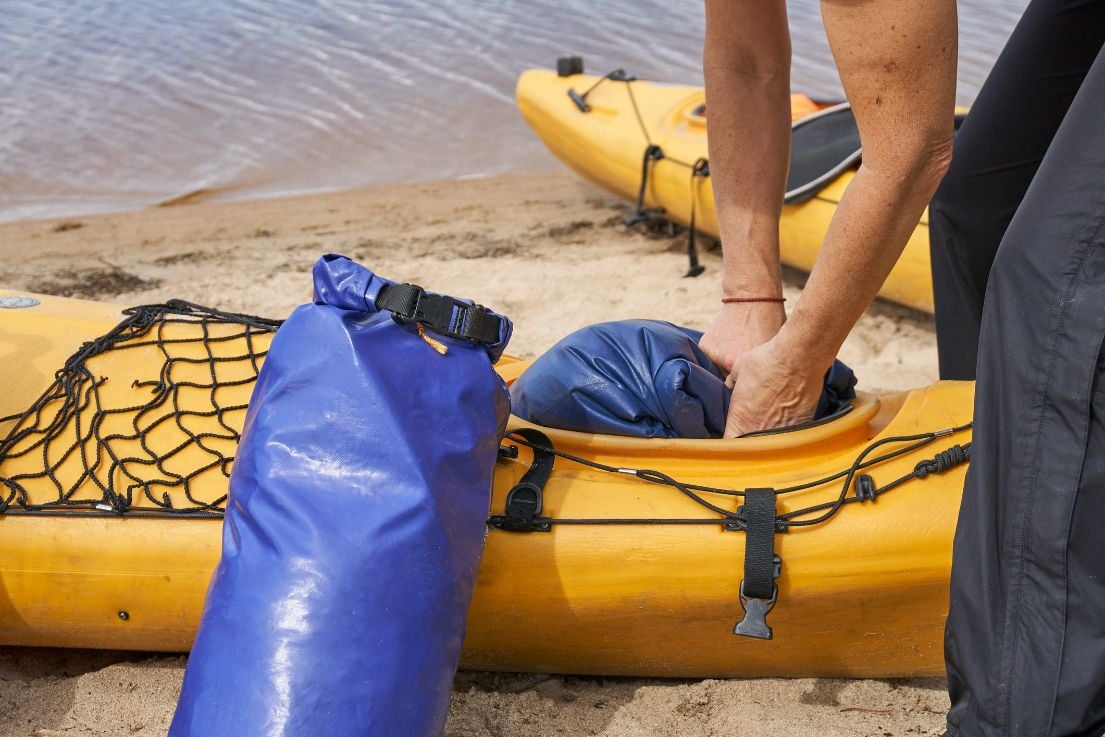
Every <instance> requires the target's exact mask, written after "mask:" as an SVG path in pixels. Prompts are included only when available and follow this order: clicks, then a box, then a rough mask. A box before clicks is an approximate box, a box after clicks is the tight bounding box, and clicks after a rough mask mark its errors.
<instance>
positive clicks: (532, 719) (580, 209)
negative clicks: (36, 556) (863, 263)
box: [0, 172, 947, 737]
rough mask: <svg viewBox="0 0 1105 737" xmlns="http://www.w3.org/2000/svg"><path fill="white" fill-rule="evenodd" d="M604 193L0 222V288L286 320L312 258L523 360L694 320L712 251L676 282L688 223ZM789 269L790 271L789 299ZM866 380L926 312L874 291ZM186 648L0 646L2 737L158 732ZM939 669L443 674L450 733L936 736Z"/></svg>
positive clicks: (931, 356)
mask: <svg viewBox="0 0 1105 737" xmlns="http://www.w3.org/2000/svg"><path fill="white" fill-rule="evenodd" d="M626 211H627V208H626V205H625V204H624V203H622V202H620V201H619V200H616V199H615V198H613V197H611V196H609V195H607V194H605V193H603V192H601V191H599V190H597V189H595V188H593V187H591V186H590V185H588V184H586V183H584V182H582V181H580V180H579V179H578V178H577V177H575V176H573V175H571V174H569V173H567V172H541V173H535V174H508V175H502V176H497V177H493V178H488V179H476V180H468V181H452V182H439V183H431V184H416V185H400V186H386V187H372V188H364V189H358V190H350V191H346V192H338V193H331V194H324V195H312V196H306V197H297V198H283V199H273V200H261V201H255V202H236V203H203V202H199V203H189V204H179V205H175V206H172V207H161V208H152V209H148V210H143V211H139V212H132V213H121V214H112V215H101V216H94V217H84V218H75V219H68V220H42V221H23V222H15V223H7V224H0V264H2V266H0V284H3V285H4V286H5V287H12V288H19V289H26V290H30V291H38V292H46V293H50V294H59V295H64V296H77V297H84V298H89V299H99V300H104V301H110V302H117V303H121V304H139V303H150V302H159V301H163V300H165V299H169V298H181V299H186V300H190V301H194V302H200V303H203V304H208V305H212V306H215V307H219V308H221V309H225V310H233V311H238V312H249V313H253V314H260V315H265V316H271V317H282V316H284V315H286V314H287V313H288V312H289V311H290V310H291V309H292V308H293V307H294V306H295V305H296V304H299V303H300V302H302V301H304V300H305V299H306V298H307V296H308V294H309V292H310V278H309V270H310V267H311V265H312V263H313V262H314V260H315V259H316V258H317V257H318V256H319V255H321V254H322V253H326V252H337V253H343V254H345V255H348V256H350V257H353V258H355V259H358V260H360V261H362V262H363V263H365V264H366V265H368V266H370V267H371V268H373V269H375V270H377V271H379V272H380V273H381V274H383V275H385V276H387V277H389V278H392V279H396V280H400V281H410V282H415V283H418V284H422V285H423V286H425V287H427V288H430V289H433V290H436V291H441V292H447V293H452V294H457V295H467V296H471V297H474V298H476V299H477V300H478V301H480V302H481V303H483V304H486V305H488V306H490V307H493V308H494V309H496V310H498V311H500V312H503V313H505V314H507V315H509V316H510V317H511V318H513V319H514V321H515V338H514V341H513V343H512V345H511V352H512V353H515V354H517V355H521V356H526V357H531V356H535V355H537V354H539V353H540V352H541V351H543V350H544V349H545V348H547V347H549V346H550V345H552V344H553V343H554V342H555V341H556V340H558V339H559V338H560V337H562V336H563V335H565V334H566V333H568V332H570V331H571V330H574V329H575V328H578V327H581V326H583V325H586V324H589V323H593V322H598V321H602V320H613V319H623V318H631V317H649V318H659V319H665V320H670V321H673V322H677V323H682V324H685V325H688V326H690V327H695V328H699V329H702V328H705V327H706V325H707V324H708V322H709V320H710V318H711V317H712V315H713V311H714V309H715V308H716V306H717V299H718V297H719V294H720V269H719V267H720V263H721V261H720V253H719V252H717V251H711V252H708V253H706V254H704V255H703V262H704V264H705V265H706V267H707V271H706V273H705V274H704V275H702V276H701V277H699V278H697V279H683V278H681V276H682V274H683V273H684V271H685V270H686V263H685V255H684V253H683V249H684V247H685V236H676V237H674V238H672V237H669V236H668V235H667V234H666V233H664V232H659V233H642V232H634V231H629V230H627V229H626V228H625V227H623V226H622V225H621V222H620V221H621V217H622V216H623V215H624V214H625V212H626ZM801 283H802V278H801V275H800V274H797V273H788V275H787V285H786V287H785V293H786V296H787V297H788V298H789V300H790V301H789V303H788V304H790V305H792V304H793V303H794V298H795V297H797V295H798V294H799V293H800V289H801ZM841 358H842V359H843V360H845V361H846V362H848V363H849V364H851V365H852V366H853V367H854V368H855V369H856V372H857V374H858V375H859V377H860V382H861V384H860V385H861V387H862V388H865V389H867V390H870V391H886V390H896V389H906V388H910V387H913V386H918V385H922V384H927V383H929V382H930V381H932V380H933V379H934V378H935V376H936V351H935V343H934V337H933V326H932V320H931V318H929V317H927V316H923V315H919V314H917V313H914V312H911V311H909V310H905V309H902V308H898V307H894V306H892V305H886V304H881V303H880V304H877V305H875V306H874V307H872V308H871V309H870V310H868V312H867V314H865V315H864V317H863V318H862V320H861V322H860V324H859V325H858V326H857V328H856V329H855V330H854V331H853V333H852V336H851V337H850V338H849V339H848V342H847V343H846V344H845V346H844V349H843V351H842V353H841ZM184 664H185V659H184V658H183V657H182V656H176V655H170V656H152V655H150V654H145V653H102V652H87V651H76V650H40V649H21V648H0V737H25V736H27V735H36V736H39V737H44V736H45V737H51V736H56V735H66V736H69V737H93V736H96V737H100V736H105V737H106V736H108V735H110V736H111V737H116V736H117V735H163V734H165V732H166V730H167V728H168V724H169V720H170V719H171V717H172V711H173V707H174V705H175V701H176V696H177V692H178V690H179V688H180V681H181V677H182V675H183V671H184ZM946 705H947V700H946V696H945V695H944V692H943V681H942V679H914V680H896V681H895V680H877V681H876V680H871V681H863V680H856V681H846V680H829V679H799V680H781V679H751V680H725V681H719V680H702V681H696V680H678V681H670V680H668V681H666V680H655V679H626V678H618V679H601V678H579V677H561V676H547V675H529V674H522V675H516V674H495V673H467V672H462V673H461V674H459V675H458V677H457V680H456V684H455V689H454V696H453V704H452V707H451V709H450V719H449V724H448V727H447V729H446V735H448V736H449V737H477V736H478V737H484V736H488V737H499V736H502V737H512V736H513V735H523V734H524V735H527V737H546V736H552V735H602V736H604V737H637V736H638V735H639V736H641V737H644V736H646V735H648V736H650V737H663V736H666V735H679V737H711V736H714V735H717V736H719V737H720V736H722V735H725V736H726V737H729V736H734V735H745V734H747V735H752V734H778V735H788V736H792V737H807V736H808V737H814V736H816V737H845V736H847V737H884V736H885V737H890V735H894V736H895V737H898V736H900V735H935V734H938V733H939V730H940V728H941V726H942V723H943V712H944V709H945V708H946Z"/></svg>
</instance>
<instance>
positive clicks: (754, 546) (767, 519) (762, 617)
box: [733, 489, 782, 640]
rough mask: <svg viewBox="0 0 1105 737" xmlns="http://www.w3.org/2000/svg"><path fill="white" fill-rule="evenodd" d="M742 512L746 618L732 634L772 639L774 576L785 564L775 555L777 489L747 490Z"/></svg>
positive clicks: (776, 592) (742, 600)
mask: <svg viewBox="0 0 1105 737" xmlns="http://www.w3.org/2000/svg"><path fill="white" fill-rule="evenodd" d="M741 512H743V517H744V524H745V533H744V534H745V541H744V579H743V580H742V581H741V584H740V604H741V608H742V609H744V619H742V620H741V621H740V622H738V623H737V626H736V627H734V628H733V634H734V635H744V636H745V637H755V638H757V639H760V640H770V639H771V638H772V632H771V627H769V626H768V625H767V615H768V613H769V612H771V610H772V609H773V608H774V607H775V602H776V601H777V600H778V598H779V587H778V586H776V585H775V579H776V578H778V577H779V573H780V572H781V566H782V562H781V561H780V560H779V557H778V556H776V555H775V531H776V529H777V525H778V523H777V520H776V512H775V490H774V489H748V490H746V491H745V492H744V505H743V506H742V508H741Z"/></svg>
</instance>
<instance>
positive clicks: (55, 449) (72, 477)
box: [0, 300, 281, 518]
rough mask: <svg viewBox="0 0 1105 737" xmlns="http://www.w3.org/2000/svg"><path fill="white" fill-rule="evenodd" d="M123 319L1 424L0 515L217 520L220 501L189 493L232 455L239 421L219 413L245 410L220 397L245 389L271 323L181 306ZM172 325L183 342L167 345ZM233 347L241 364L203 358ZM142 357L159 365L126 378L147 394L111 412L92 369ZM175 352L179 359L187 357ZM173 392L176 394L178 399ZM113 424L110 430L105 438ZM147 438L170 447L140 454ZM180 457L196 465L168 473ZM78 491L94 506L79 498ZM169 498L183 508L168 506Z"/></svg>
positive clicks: (224, 473) (134, 312) (231, 358)
mask: <svg viewBox="0 0 1105 737" xmlns="http://www.w3.org/2000/svg"><path fill="white" fill-rule="evenodd" d="M123 314H124V315H125V316H126V317H125V318H124V319H123V320H122V321H121V322H120V323H119V324H118V325H116V326H115V327H113V328H112V329H111V330H110V331H108V332H107V333H106V334H105V335H103V336H101V337H99V338H96V339H95V340H91V341H89V342H87V343H85V344H84V345H82V346H81V347H80V348H79V349H78V350H77V351H76V352H75V353H74V354H73V355H71V356H70V357H69V358H68V359H67V360H66V361H65V364H64V366H63V367H62V368H61V369H59V370H58V371H57V373H56V374H55V376H54V382H53V384H52V385H51V386H50V387H49V388H48V389H46V391H45V392H43V393H42V395H40V396H39V397H38V398H37V399H36V400H35V401H34V402H33V403H32V404H31V405H30V406H29V407H28V408H27V409H26V410H24V411H23V412H21V413H18V414H15V415H10V416H8V417H3V418H0V425H5V424H8V423H12V424H11V427H9V428H8V430H7V432H6V434H5V435H3V437H2V439H0V513H6V514H33V515H58V514H60V515H65V516H70V515H77V514H80V515H89V514H91V515H118V514H124V513H128V514H136V515H141V516H173V517H189V518H207V517H218V516H221V515H222V512H223V508H224V505H225V502H226V494H225V493H224V494H222V495H221V496H219V497H218V498H216V499H201V498H198V497H197V496H195V494H194V486H195V485H196V482H197V479H198V478H199V477H201V476H202V475H204V474H206V473H216V474H218V475H220V476H221V477H223V478H224V479H225V478H229V476H230V466H231V464H232V463H233V460H234V457H233V453H232V452H231V453H229V454H228V453H227V452H224V451H223V450H220V448H219V447H218V446H219V445H220V444H222V445H225V446H228V447H234V448H236V447H237V443H238V441H239V440H240V435H239V433H238V431H237V429H235V428H236V427H237V426H240V424H241V423H240V421H239V422H235V421H234V420H233V419H231V415H234V414H238V415H240V414H241V413H244V411H245V409H246V404H244V403H237V404H228V403H226V402H225V401H223V399H222V396H221V395H222V393H223V392H224V391H225V390H226V389H228V388H230V387H242V386H248V385H252V384H253V383H254V382H255V381H256V379H257V373H258V370H259V369H260V365H261V362H262V360H263V358H264V356H265V355H266V352H267V351H265V350H264V349H262V348H261V347H259V346H258V344H257V338H258V336H262V335H265V336H271V334H272V333H274V332H275V331H276V329H277V328H278V327H279V326H280V324H281V321H279V320H268V319H265V318H260V317H255V316H252V315H243V314H237V313H231V312H223V311H221V310H216V309H212V308H209V307H202V306H199V305H196V304H192V303H190V302H184V301H182V300H172V301H170V302H167V303H165V304H158V305H144V306H140V307H133V308H129V309H126V310H124V311H123ZM179 326H186V330H187V335H183V336H182V337H174V336H176V335H177V334H178V331H179V329H180V328H179ZM217 326H218V327H217ZM226 326H232V328H236V329H228V328H227V327H226ZM216 327H217V329H216ZM238 343H240V344H242V346H243V351H244V352H242V353H241V354H236V355H219V353H222V352H225V351H216V350H215V349H216V348H217V347H219V346H222V345H237V344H238ZM151 347H154V348H156V350H157V352H159V353H160V354H161V357H162V361H161V363H160V365H159V366H158V367H157V369H156V371H157V373H156V375H154V376H150V377H144V378H139V379H135V380H134V382H133V383H132V385H131V387H132V388H133V389H136V390H145V391H148V392H149V396H148V398H146V399H145V401H139V402H138V403H136V404H132V405H127V406H117V405H115V404H112V402H111V401H109V400H108V398H107V397H106V396H105V394H104V392H103V387H104V385H105V384H106V383H107V381H108V379H107V378H106V377H101V376H98V375H97V374H96V372H95V370H96V363H97V360H96V359H97V358H98V357H100V356H102V355H104V354H106V353H108V352H119V351H133V350H135V349H143V348H144V349H149V348H151ZM197 348H198V350H197ZM182 349H190V350H191V352H192V353H191V355H187V354H186V352H185V351H183V350H182ZM123 360H125V359H123ZM188 367H192V371H195V370H196V369H201V370H203V371H204V373H205V374H206V379H203V380H195V379H189V378H187V377H185V376H183V375H182V373H181V370H182V369H187V368H188ZM182 392H187V393H188V398H187V400H184V399H182ZM201 393H202V394H201ZM198 396H205V399H204V400H199V399H197V397H198ZM116 401H117V400H116ZM112 417H125V418H127V419H128V420H129V423H127V424H129V428H128V429H126V430H122V429H116V430H115V431H113V432H110V431H108V430H107V429H106V428H107V427H109V426H110V425H109V423H108V422H107V421H108V420H109V418H112ZM196 420H204V422H203V425H204V427H207V428H209V429H206V430H204V431H198V430H196V429H193V427H194V426H195V425H196V424H197V423H196ZM210 420H214V422H213V423H211V422H210ZM123 426H125V425H118V423H116V427H117V428H118V427H123ZM155 430H157V431H159V437H160V438H162V439H163V440H164V439H168V438H169V437H170V436H172V437H173V438H174V439H173V440H172V444H171V445H170V447H167V448H158V449H155V448H153V447H152V446H151V445H150V442H149V437H150V434H151V433H152V432H153V431H155ZM190 449H194V450H195V451H199V457H200V458H201V459H202V460H200V461H199V462H193V463H192V467H190V468H188V469H183V468H179V469H177V470H174V469H173V465H174V462H175V461H176V459H178V458H179V457H180V456H181V454H182V453H185V452H186V451H189V450H190ZM35 456H40V457H41V465H40V469H41V470H34V471H28V472H23V473H12V472H10V471H7V469H8V468H10V467H11V463H10V462H11V461H13V460H14V459H19V458H28V457H35ZM177 465H179V464H177ZM30 482H41V483H37V484H35V486H34V494H33V495H32V494H31V493H30V492H29V491H28V486H29V485H30ZM219 487H220V488H225V486H224V485H222V484H220V485H219ZM43 488H46V489H52V490H53V493H54V498H52V499H42V498H41V497H42V491H41V490H42V489H43ZM82 489H85V490H91V491H94V492H95V493H96V494H98V496H85V497H79V496H78V493H80V492H81V490H82ZM177 493H179V494H180V496H181V497H183V498H182V499H181V498H176V500H175V501H174V497H175V496H176V495H177ZM139 494H140V496H138V495H139ZM184 501H187V504H185V503H183V502H184Z"/></svg>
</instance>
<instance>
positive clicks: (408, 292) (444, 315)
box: [376, 284, 503, 346]
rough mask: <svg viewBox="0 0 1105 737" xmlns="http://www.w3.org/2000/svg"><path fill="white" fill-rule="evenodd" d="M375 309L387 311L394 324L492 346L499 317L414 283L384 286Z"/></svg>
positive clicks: (498, 330) (500, 322)
mask: <svg viewBox="0 0 1105 737" xmlns="http://www.w3.org/2000/svg"><path fill="white" fill-rule="evenodd" d="M376 307H377V309H381V310H390V311H391V313H392V316H393V317H394V318H395V320H396V321H397V322H401V323H417V324H419V325H423V326H425V327H426V328H428V329H430V330H432V331H433V332H435V333H437V334H438V335H444V336H445V337H448V338H459V339H461V340H468V341H472V342H473V343H482V344H483V345H488V346H491V345H495V344H496V343H498V342H499V341H500V339H501V338H500V336H501V333H502V326H503V318H502V317H500V316H499V315H496V314H495V313H494V312H492V311H491V310H489V309H487V308H486V307H484V306H483V305H477V304H469V303H468V302H462V301H461V300H459V299H456V298H455V297H450V296H448V295H445V294H431V293H429V292H427V291H426V290H425V289H423V288H422V287H420V286H418V285H417V284H385V285H384V286H383V287H381V289H380V293H379V295H378V296H377V297H376Z"/></svg>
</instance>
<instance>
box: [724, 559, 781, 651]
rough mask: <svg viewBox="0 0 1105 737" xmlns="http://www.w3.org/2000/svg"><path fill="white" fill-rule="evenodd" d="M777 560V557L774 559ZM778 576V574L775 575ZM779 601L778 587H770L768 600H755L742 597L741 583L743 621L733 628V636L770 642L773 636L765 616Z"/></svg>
mask: <svg viewBox="0 0 1105 737" xmlns="http://www.w3.org/2000/svg"><path fill="white" fill-rule="evenodd" d="M775 560H776V561H778V560H779V558H778V556H776V558H775ZM776 575H778V574H776ZM778 600H779V586H778V585H772V589H771V598H770V599H757V598H755V597H748V596H745V595H744V581H741V588H740V604H741V609H743V610H744V619H742V620H741V621H739V622H737V624H736V626H735V627H733V634H734V635H743V636H744V637H755V638H756V639H758V640H770V639H772V637H773V636H774V634H773V633H772V631H771V627H769V626H768V624H767V615H768V614H770V613H771V610H772V609H774V608H775V602H777V601H778Z"/></svg>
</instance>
